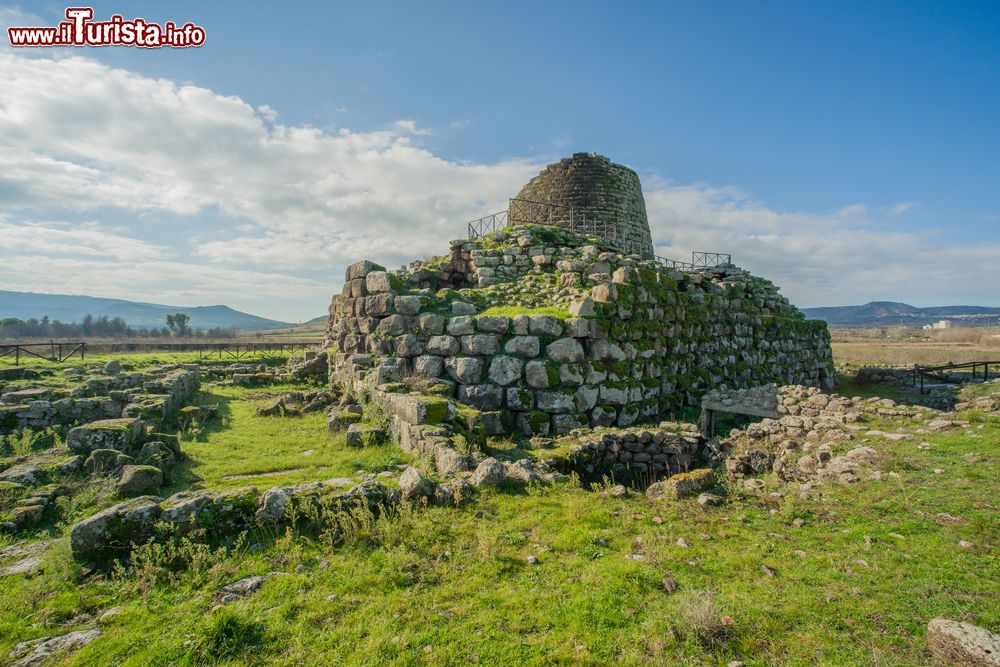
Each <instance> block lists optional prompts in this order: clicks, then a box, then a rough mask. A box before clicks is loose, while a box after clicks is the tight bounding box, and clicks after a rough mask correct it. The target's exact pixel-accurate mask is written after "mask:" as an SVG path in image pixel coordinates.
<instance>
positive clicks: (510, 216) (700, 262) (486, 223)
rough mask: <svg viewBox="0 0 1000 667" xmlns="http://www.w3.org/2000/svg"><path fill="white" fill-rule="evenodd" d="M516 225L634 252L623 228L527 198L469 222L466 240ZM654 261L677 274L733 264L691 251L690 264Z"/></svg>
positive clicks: (721, 257) (664, 259) (665, 259)
mask: <svg viewBox="0 0 1000 667" xmlns="http://www.w3.org/2000/svg"><path fill="white" fill-rule="evenodd" d="M518 225H554V226H557V227H565V228H568V229H572V230H573V231H575V232H577V233H579V234H586V235H589V236H596V237H598V238H601V239H603V240H604V241H605V242H607V243H608V245H610V246H611V247H613V248H615V249H617V250H619V251H621V252H625V253H628V252H634V249H632V248H629V244H628V239H627V238H626V235H625V229H624V227H623V226H622V225H619V224H618V223H615V222H607V221H605V220H597V219H595V218H593V217H588V216H587V214H586V213H584V212H583V211H578V210H576V209H574V208H572V207H570V206H562V205H560V204H550V203H548V202H540V201H531V200H530V199H517V198H514V199H511V200H510V202H509V203H508V208H507V210H506V211H500V212H498V213H492V214H490V215H487V216H483V217H482V218H479V219H477V220H473V221H471V222H469V223H468V225H467V226H468V234H469V236H468V238H469V239H478V238H482V237H483V236H486V235H487V234H493V233H496V232H498V231H500V230H501V229H505V228H507V227H516V226H518ZM654 259H655V260H656V261H658V262H660V263H661V264H663V265H664V266H666V267H668V268H671V269H678V270H680V271H698V270H701V269H708V268H716V267H720V266H730V265H732V263H733V256H732V255H730V254H728V253H721V252H707V251H702V250H698V251H695V252H692V253H691V261H690V262H683V261H680V260H677V259H670V258H668V257H660V256H654Z"/></svg>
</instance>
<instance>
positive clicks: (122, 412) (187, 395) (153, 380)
mask: <svg viewBox="0 0 1000 667" xmlns="http://www.w3.org/2000/svg"><path fill="white" fill-rule="evenodd" d="M200 384H201V383H200V376H199V373H198V367H197V366H195V365H190V364H186V365H183V366H169V367H163V368H157V369H151V370H149V371H147V372H144V373H121V374H116V375H109V376H104V375H101V376H95V377H92V378H87V379H86V380H85V381H84V382H83V384H81V385H80V386H78V387H76V388H74V389H73V390H71V391H70V392H61V391H60V390H59V389H53V388H48V387H39V388H33V389H24V390H17V391H12V392H8V393H5V394H3V395H2V396H0V434H5V433H13V432H17V431H20V430H23V429H32V430H35V431H38V430H42V429H45V428H48V427H50V426H60V425H69V424H80V423H86V422H92V421H97V420H100V419H111V418H114V417H142V418H144V419H145V420H146V421H151V422H163V421H165V420H169V419H171V418H173V417H174V416H175V415H176V414H177V412H178V411H179V410H180V409H181V408H182V407H184V405H186V404H187V403H188V402H189V401H190V400H191V398H192V397H193V396H194V394H195V393H196V392H197V391H198V389H199V388H200ZM102 392H106V394H103V395H102ZM61 393H68V395H64V396H61V397H60V394H61Z"/></svg>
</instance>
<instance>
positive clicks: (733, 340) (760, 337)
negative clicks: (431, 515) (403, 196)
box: [327, 227, 833, 435]
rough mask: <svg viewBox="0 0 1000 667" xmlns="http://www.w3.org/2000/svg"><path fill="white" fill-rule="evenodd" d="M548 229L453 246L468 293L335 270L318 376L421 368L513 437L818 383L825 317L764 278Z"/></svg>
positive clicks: (356, 268)
mask: <svg viewBox="0 0 1000 667" xmlns="http://www.w3.org/2000/svg"><path fill="white" fill-rule="evenodd" d="M553 229H554V228H547V227H538V228H523V229H517V230H514V231H513V232H510V233H507V232H503V233H500V234H497V235H494V236H491V237H487V238H484V239H477V240H476V241H469V242H466V243H464V244H463V246H462V247H463V252H468V253H469V256H470V264H471V267H470V271H471V273H470V275H471V276H472V277H473V278H474V282H473V284H475V285H477V287H476V288H470V289H462V290H451V289H447V288H445V289H439V290H437V291H435V289H434V288H433V287H422V286H421V285H422V283H423V281H424V279H425V278H426V276H425V275H422V274H421V273H420V269H418V270H417V271H413V272H411V271H401V272H398V273H389V272H387V271H385V270H384V269H382V267H379V266H377V265H375V264H373V263H371V262H359V263H358V264H355V265H352V266H351V267H349V269H348V271H347V275H346V281H345V286H344V289H343V291H342V293H341V294H339V295H337V296H335V297H334V299H333V302H332V303H331V306H330V318H329V321H328V327H327V344H328V347H329V351H330V371H331V376H330V377H331V382H332V383H334V384H338V385H340V386H342V387H343V386H346V385H348V384H350V383H351V382H353V381H354V380H355V379H357V378H358V377H368V378H369V381H371V382H373V383H374V385H375V386H379V385H381V384H385V383H399V382H402V381H409V382H410V383H411V384H412V383H413V382H414V381H415V380H416V379H417V378H420V379H421V382H422V384H423V385H424V387H425V388H433V389H434V391H433V393H434V394H435V395H437V396H444V397H448V398H454V399H456V400H457V401H458V402H460V403H462V404H464V405H466V406H469V407H470V408H472V409H473V410H474V411H475V412H476V415H475V419H478V420H479V421H478V425H479V426H482V427H483V428H484V430H486V431H487V432H497V433H499V432H505V431H510V430H512V429H517V430H519V431H521V432H523V433H525V434H527V435H546V434H549V433H555V434H558V433H567V432H569V431H571V430H573V429H575V428H580V427H583V426H612V425H615V426H621V427H627V426H630V425H632V424H635V423H637V422H638V421H640V420H657V419H659V418H662V417H664V416H667V415H669V414H671V413H672V412H673V411H676V410H677V409H678V408H680V407H682V406H684V405H693V404H696V403H697V401H698V400H699V399H700V397H701V396H702V395H703V394H704V393H705V392H706V391H708V390H709V389H711V388H714V387H718V386H721V385H723V384H725V385H728V386H736V387H745V386H754V385H759V384H765V383H768V382H777V383H781V384H789V383H796V384H806V385H814V386H829V383H830V381H831V380H832V377H833V363H832V355H831V352H830V342H829V341H830V339H829V333H828V330H827V328H826V325H825V323H823V322H820V321H806V320H805V319H803V318H802V316H801V314H800V313H799V312H798V310H797V309H795V308H794V307H793V306H791V305H790V304H789V303H788V301H787V300H786V299H785V298H784V297H782V296H780V294H778V292H777V289H776V288H775V287H774V286H773V285H772V284H771V283H770V282H769V281H766V280H763V279H760V278H757V277H754V276H751V275H750V274H749V273H747V272H745V271H743V270H741V269H738V268H736V267H719V268H715V269H705V270H701V271H696V272H681V271H677V270H672V269H668V268H665V267H664V266H663V265H661V264H659V263H657V262H655V261H648V260H640V259H637V258H635V257H629V256H626V255H622V254H620V253H615V252H609V251H601V250H600V249H599V248H598V247H596V246H594V245H592V244H590V242H589V239H586V238H581V237H579V236H577V235H575V234H573V233H570V232H568V231H566V230H558V232H553ZM483 260H488V261H486V262H484V261H483ZM484 278H485V281H484ZM491 308H492V309H493V310H492V312H491V310H490V309H491ZM538 308H543V309H544V308H550V309H551V310H540V311H539V310H537V309H538ZM498 309H499V310H498ZM504 309H506V310H504ZM508 312H509V313H511V314H509V315H508V314H507V313H508ZM493 313H498V314H493ZM550 313H554V314H550Z"/></svg>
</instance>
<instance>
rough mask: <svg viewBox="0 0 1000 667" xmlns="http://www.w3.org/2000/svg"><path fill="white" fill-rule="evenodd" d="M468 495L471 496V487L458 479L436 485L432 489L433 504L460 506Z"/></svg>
mask: <svg viewBox="0 0 1000 667" xmlns="http://www.w3.org/2000/svg"><path fill="white" fill-rule="evenodd" d="M470 495H472V487H471V485H470V484H469V483H468V482H467V481H465V480H464V479H461V478H458V479H455V480H452V481H449V482H444V483H442V484H438V485H437V488H436V489H434V504H435V505H460V504H461V503H462V502H463V501H465V499H466V498H468V497H469V496H470Z"/></svg>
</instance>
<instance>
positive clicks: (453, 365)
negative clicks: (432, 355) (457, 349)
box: [444, 357, 483, 384]
mask: <svg viewBox="0 0 1000 667" xmlns="http://www.w3.org/2000/svg"><path fill="white" fill-rule="evenodd" d="M444 367H445V370H446V371H448V375H450V376H451V377H452V379H453V380H455V382H460V383H462V384H477V383H478V382H479V381H480V380H481V379H482V377H483V360H482V359H478V358H476V357H449V358H448V359H446V360H445V362H444Z"/></svg>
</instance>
